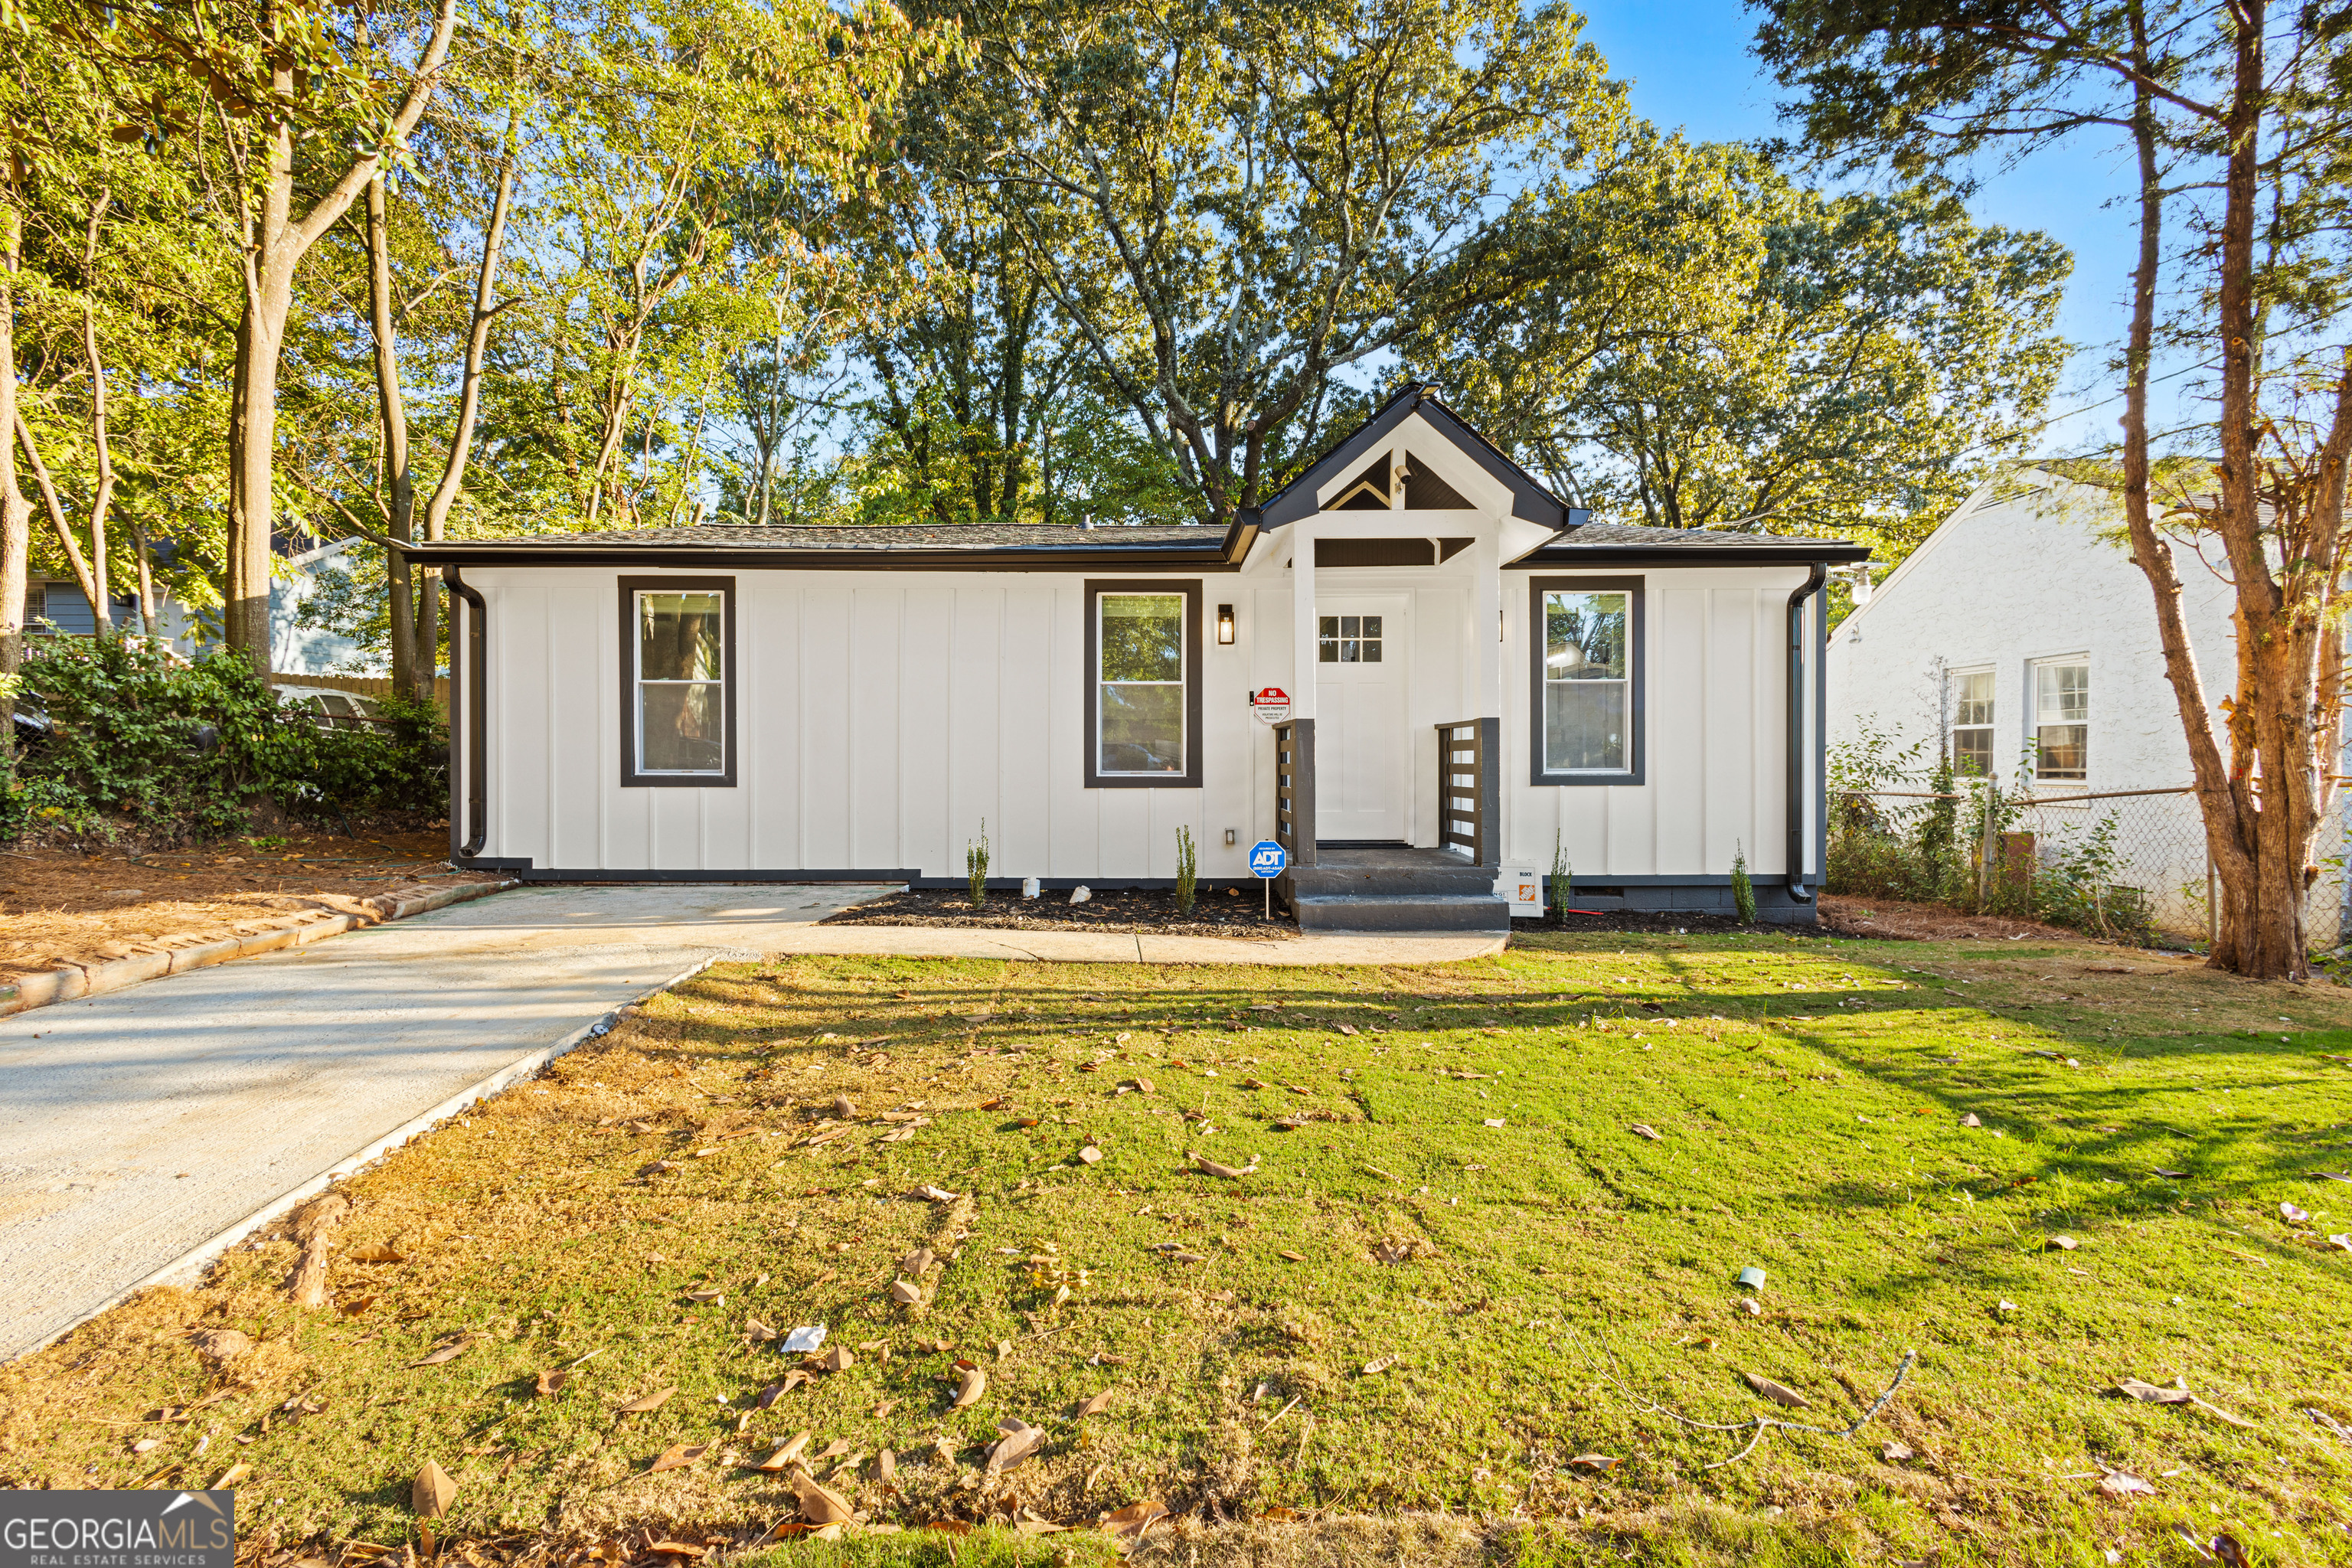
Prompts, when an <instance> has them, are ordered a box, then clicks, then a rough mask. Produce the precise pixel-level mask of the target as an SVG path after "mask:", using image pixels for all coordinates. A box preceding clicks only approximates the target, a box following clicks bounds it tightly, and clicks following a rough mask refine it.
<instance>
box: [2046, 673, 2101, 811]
mask: <svg viewBox="0 0 2352 1568" xmlns="http://www.w3.org/2000/svg"><path fill="white" fill-rule="evenodd" d="M2033 776H2034V777H2035V778H2037V779H2048V780H2053V781H2056V782H2059V783H2068V782H2074V783H2081V782H2084V781H2087V780H2088V779H2089V778H2090V776H2091V667H2090V666H2089V665H2088V664H2087V663H2084V662H2083V661H2081V660H2079V659H2067V660H2057V659H2053V660H2051V661H2050V662H2049V663H2047V664H2037V665H2035V666H2034V667H2033Z"/></svg>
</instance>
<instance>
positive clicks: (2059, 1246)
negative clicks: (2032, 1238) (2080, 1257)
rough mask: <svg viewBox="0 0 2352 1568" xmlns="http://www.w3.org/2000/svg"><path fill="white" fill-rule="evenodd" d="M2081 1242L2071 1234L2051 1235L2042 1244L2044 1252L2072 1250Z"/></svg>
mask: <svg viewBox="0 0 2352 1568" xmlns="http://www.w3.org/2000/svg"><path fill="white" fill-rule="evenodd" d="M2082 1245H2083V1244H2082V1243H2081V1242H2079V1241H2076V1240H2075V1239H2074V1237H2071V1236H2053V1237H2050V1239H2048V1240H2047V1241H2044V1242H2043V1243H2042V1251H2044V1252H2072V1251H2074V1249H2075V1248H2076V1247H2080V1246H2082Z"/></svg>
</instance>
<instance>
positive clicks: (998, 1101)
mask: <svg viewBox="0 0 2352 1568" xmlns="http://www.w3.org/2000/svg"><path fill="white" fill-rule="evenodd" d="M979 1109H980V1110H1003V1109H1004V1097H1003V1095H1001V1094H1000V1095H998V1096H996V1097H995V1098H994V1099H992V1100H982V1101H981V1102H980V1106H979Z"/></svg>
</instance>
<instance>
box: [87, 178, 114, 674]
mask: <svg viewBox="0 0 2352 1568" xmlns="http://www.w3.org/2000/svg"><path fill="white" fill-rule="evenodd" d="M113 199H114V198H113V195H112V193H110V192H109V191H107V190H105V189H103V188H101V189H100V191H99V193H98V199H97V200H96V201H95V202H92V203H91V204H90V208H89V236H88V237H87V239H86V240H85V241H84V243H83V246H82V288H83V289H84V293H83V295H82V307H81V347H82V354H83V357H84V358H86V359H88V360H89V437H90V443H91V446H92V447H93V449H94V455H95V457H96V458H97V462H98V479H97V484H96V486H95V488H94V489H92V490H91V492H90V498H89V568H90V576H91V578H92V580H93V582H94V583H95V584H96V593H95V596H94V597H93V598H92V599H91V600H90V608H91V610H92V611H94V612H95V613H96V614H97V616H98V620H97V623H96V624H97V629H98V635H99V636H100V637H110V636H111V635H112V634H113V631H114V593H113V588H112V585H111V584H110V583H109V581H108V567H109V562H108V559H107V549H106V514H107V512H108V510H110V508H111V507H112V506H113V504H114V453H113V450H112V448H111V447H109V445H108V444H107V423H106V361H105V358H104V357H103V356H102V355H100V353H99V351H98V307H97V305H96V303H95V300H94V298H93V297H94V295H95V292H96V289H97V279H98V231H99V225H100V223H102V222H103V221H104V220H105V217H106V209H107V208H108V206H110V205H112V202H113Z"/></svg>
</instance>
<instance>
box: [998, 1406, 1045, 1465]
mask: <svg viewBox="0 0 2352 1568" xmlns="http://www.w3.org/2000/svg"><path fill="white" fill-rule="evenodd" d="M996 1427H997V1430H998V1431H1000V1432H1002V1433H1003V1434H1004V1436H1003V1440H1002V1441H1000V1442H998V1443H997V1444H996V1445H995V1446H994V1447H992V1448H990V1449H989V1450H988V1468H989V1470H990V1471H991V1472H992V1473H995V1472H1001V1471H1004V1470H1009V1469H1011V1468H1013V1467H1014V1466H1015V1465H1018V1464H1019V1463H1020V1462H1021V1461H1022V1460H1024V1459H1025V1458H1028V1457H1029V1456H1030V1455H1032V1454H1034V1453H1035V1452H1036V1451H1037V1450H1038V1449H1039V1448H1041V1447H1044V1446H1045V1428H1044V1427H1043V1426H1030V1425H1029V1424H1028V1423H1027V1422H1026V1421H1020V1420H1015V1419H1014V1418H1013V1417H1012V1416H1009V1415H1008V1416H1006V1417H1005V1418H1004V1419H1003V1420H1002V1421H1000V1422H998V1423H997V1424H996Z"/></svg>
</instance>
